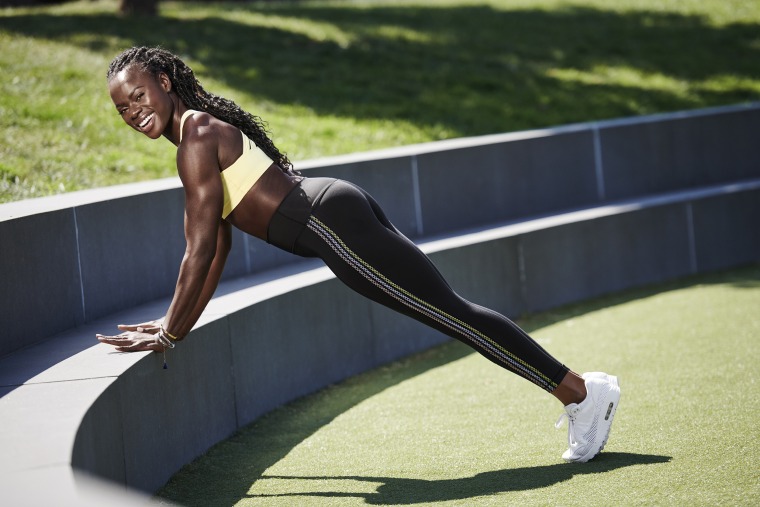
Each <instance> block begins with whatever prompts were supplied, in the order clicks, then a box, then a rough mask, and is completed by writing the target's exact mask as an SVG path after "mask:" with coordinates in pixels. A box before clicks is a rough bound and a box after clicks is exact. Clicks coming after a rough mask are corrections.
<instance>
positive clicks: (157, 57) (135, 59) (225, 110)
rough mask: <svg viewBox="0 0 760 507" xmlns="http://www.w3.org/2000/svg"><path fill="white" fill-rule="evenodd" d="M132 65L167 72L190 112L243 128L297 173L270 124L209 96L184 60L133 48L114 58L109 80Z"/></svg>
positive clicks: (277, 160) (162, 51) (284, 166)
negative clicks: (273, 137)
mask: <svg viewBox="0 0 760 507" xmlns="http://www.w3.org/2000/svg"><path fill="white" fill-rule="evenodd" d="M130 65H139V66H141V67H142V68H143V69H145V70H146V71H148V72H150V73H151V74H153V75H155V76H158V74H159V73H161V72H163V73H165V74H166V75H167V76H169V79H170V80H171V82H172V86H173V87H174V91H175V92H176V93H177V95H178V96H179V98H180V99H182V102H184V103H185V105H186V106H187V107H188V108H190V109H195V110H198V111H204V112H206V113H209V114H210V115H212V116H214V117H215V118H218V119H219V120H222V121H223V122H226V123H229V124H230V125H234V126H235V127H237V128H239V129H240V130H241V131H242V132H243V133H244V134H245V135H246V136H248V138H249V139H251V140H252V141H253V142H254V143H256V146H258V147H259V148H260V149H261V150H262V151H263V152H264V153H266V154H267V156H269V158H271V159H272V160H273V161H274V162H275V163H276V164H277V165H279V166H280V168H282V170H284V171H286V172H291V171H292V170H293V164H292V163H291V162H290V160H288V157H287V155H285V154H284V153H280V150H278V149H277V147H276V146H275V145H274V143H273V142H272V140H271V139H269V136H268V131H267V127H266V123H265V122H264V121H263V120H262V119H261V118H259V117H258V116H254V115H252V114H250V113H248V112H246V111H244V110H243V109H242V108H241V107H240V106H238V105H237V104H235V103H234V102H233V101H231V100H228V99H225V98H223V97H220V96H218V95H214V94H213V93H209V92H207V91H206V90H204V89H203V87H202V86H201V84H200V83H199V82H198V80H197V79H196V78H195V75H194V74H193V71H192V69H190V67H188V66H187V65H186V64H185V62H183V61H182V60H181V59H180V58H178V57H177V56H175V55H173V54H172V53H170V52H169V51H166V50H165V49H162V48H158V47H156V48H150V47H133V48H130V49H127V50H126V51H124V52H123V53H121V54H120V55H118V56H117V57H116V58H114V59H113V61H112V62H111V64H110V65H109V66H108V72H107V73H106V77H107V78H108V79H109V80H110V79H111V78H112V77H113V76H114V75H115V74H116V73H118V72H119V71H121V70H123V69H125V68H127V67H128V66H130Z"/></svg>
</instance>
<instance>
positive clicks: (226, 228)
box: [164, 220, 232, 339]
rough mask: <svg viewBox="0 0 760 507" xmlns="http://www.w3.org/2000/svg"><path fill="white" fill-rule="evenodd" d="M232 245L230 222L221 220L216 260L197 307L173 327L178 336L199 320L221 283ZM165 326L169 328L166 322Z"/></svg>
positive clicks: (184, 334)
mask: <svg viewBox="0 0 760 507" xmlns="http://www.w3.org/2000/svg"><path fill="white" fill-rule="evenodd" d="M231 246H232V231H231V227H230V224H229V223H227V222H225V221H223V220H222V221H220V222H219V229H218V230H217V237H216V255H214V260H213V261H211V268H210V269H209V271H208V275H207V276H206V282H205V283H204V284H203V289H202V290H201V294H200V296H199V297H198V300H197V301H196V302H195V307H194V308H193V311H192V312H191V313H190V315H189V316H188V317H187V319H186V320H185V322H184V324H183V325H182V327H181V328H178V329H174V328H172V331H171V333H172V334H175V335H176V336H177V337H178V338H180V339H182V338H184V337H185V336H186V335H187V334H188V333H189V332H190V330H191V329H192V328H193V326H194V325H195V323H196V322H198V319H199V318H200V316H201V314H202V313H203V310H204V309H205V308H206V305H208V302H209V301H211V297H212V296H213V295H214V291H216V288H217V286H218V285H219V280H220V279H221V278H222V271H224V264H225V263H226V261H227V255H228V254H229V253H230V248H231ZM164 327H165V328H166V329H169V327H168V326H166V324H165V325H164ZM175 331H176V332H175Z"/></svg>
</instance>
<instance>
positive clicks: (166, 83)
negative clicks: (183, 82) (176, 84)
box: [158, 72, 173, 92]
mask: <svg viewBox="0 0 760 507" xmlns="http://www.w3.org/2000/svg"><path fill="white" fill-rule="evenodd" d="M158 83H159V84H160V85H161V87H162V88H163V89H164V91H166V92H170V91H172V88H173V87H172V81H171V79H169V76H168V74H166V72H160V73H159V74H158Z"/></svg>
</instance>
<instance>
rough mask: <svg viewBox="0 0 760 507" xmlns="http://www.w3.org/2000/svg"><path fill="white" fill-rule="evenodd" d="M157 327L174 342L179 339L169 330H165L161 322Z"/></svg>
mask: <svg viewBox="0 0 760 507" xmlns="http://www.w3.org/2000/svg"><path fill="white" fill-rule="evenodd" d="M158 329H159V331H160V332H161V333H163V334H165V335H166V336H168V337H169V338H171V339H172V340H174V341H175V342H176V341H177V340H179V338H177V337H176V336H174V335H173V334H171V333H170V332H169V331H167V330H166V329H164V325H163V324H161V325H160V326H158Z"/></svg>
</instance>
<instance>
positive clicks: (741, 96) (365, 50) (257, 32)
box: [0, 0, 760, 202]
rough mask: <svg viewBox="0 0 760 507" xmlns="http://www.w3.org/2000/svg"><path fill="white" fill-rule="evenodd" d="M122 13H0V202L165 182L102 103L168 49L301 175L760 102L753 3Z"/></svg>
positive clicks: (315, 5) (756, 6)
mask: <svg viewBox="0 0 760 507" xmlns="http://www.w3.org/2000/svg"><path fill="white" fill-rule="evenodd" d="M116 10H117V8H116V1H115V0H96V1H89V0H87V1H80V2H72V3H65V4H62V5H57V6H50V7H43V8H34V9H28V8H27V9H21V8H13V9H11V8H6V9H0V47H2V49H3V50H2V51H0V72H1V73H2V79H0V132H2V136H1V137H0V202H4V201H11V200H17V199H22V198H27V197H33V196H40V195H48V194H52V193H58V192H64V191H69V190H75V189H80V188H90V187H97V186H104V185H110V184H116V183H123V182H129V181H136V180H141V179H147V178H156V177H163V176H170V175H173V174H174V171H175V170H174V149H173V146H172V145H171V144H170V143H168V142H165V141H161V142H149V141H148V140H146V139H145V138H143V137H142V136H141V135H140V134H137V133H136V132H133V131H131V130H129V129H128V128H127V127H125V126H124V125H123V124H122V123H121V120H120V119H119V117H118V116H117V114H116V112H115V109H114V108H113V106H112V104H111V103H110V99H109V97H108V95H107V92H106V87H105V78H104V75H105V69H106V67H107V64H108V62H109V61H110V59H111V58H112V57H113V56H114V55H115V54H116V53H117V52H118V51H120V50H121V49H123V48H125V47H128V46H131V45H135V44H147V45H157V44H160V45H163V46H165V47H167V48H168V49H170V50H173V51H175V52H177V53H179V54H180V55H181V56H183V57H184V58H185V59H186V60H187V61H188V63H190V65H191V66H192V67H193V68H195V70H196V72H197V74H198V75H199V77H200V79H201V80H202V82H203V83H204V84H205V85H206V87H207V88H208V89H209V90H211V91H214V92H216V93H219V94H222V95H225V96H228V97H230V98H232V99H234V100H236V101H238V102H239V103H240V104H241V105H243V106H244V107H245V108H247V109H249V110H250V111H252V112H254V113H255V114H258V115H260V116H262V117H263V118H264V119H266V120H267V121H268V122H269V125H270V129H271V131H272V133H273V137H274V139H275V142H276V143H277V144H278V146H279V147H280V148H281V149H282V150H284V151H286V152H287V153H288V154H289V155H290V157H291V159H292V160H294V161H296V162H297V161H298V160H304V159H309V158H315V157H319V156H327V155H334V154H340V153H349V152H356V151H364V150H370V149H376V148H384V147H388V146H395V145H405V144H410V143H417V142H424V141H431V140H438V139H445V138H452V137H462V136H472V135H479V134H487V133H494V132H507V131H514V130H523V129H530V128H537V127H545V126H552V125H559V124H566V123H573V122H581V121H588V120H594V119H603V118H614V117H624V116H631V115H639V114H647V113H654V112H661V111H673V110H683V109H691V108H701V107H706V106H713V105H723V104H734V103H740V102H746V101H754V100H758V97H760V63H758V62H760V58H759V57H760V2H748V1H746V0H616V1H614V2H612V1H608V0H479V1H475V0H425V1H423V0H408V1H399V0H397V1H389V0H362V1H318V0H314V1H302V2H298V1H277V2H276V1H267V2H250V3H242V2H235V3H221V2H213V3H211V2H210V3H198V4H193V3H189V2H182V3H176V2H170V1H164V2H161V15H160V17H157V18H155V19H130V18H122V17H119V16H118V15H117V14H116Z"/></svg>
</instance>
